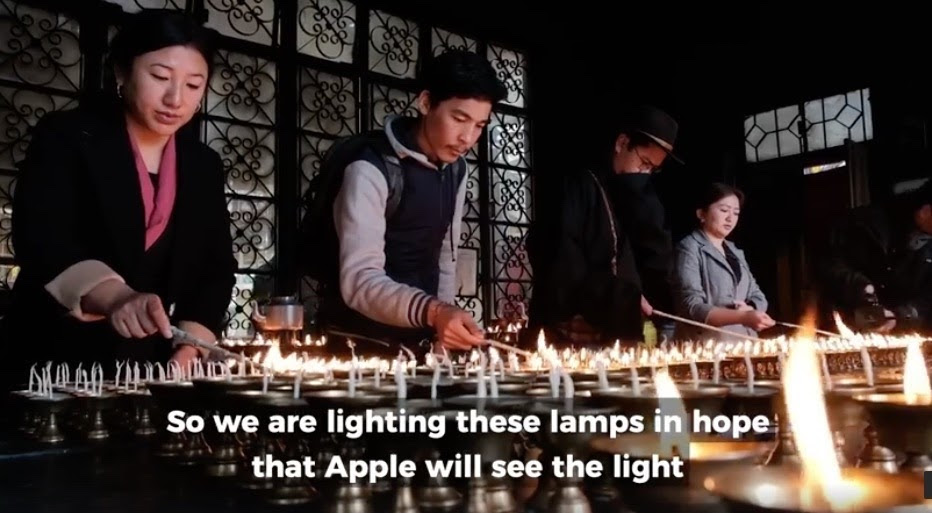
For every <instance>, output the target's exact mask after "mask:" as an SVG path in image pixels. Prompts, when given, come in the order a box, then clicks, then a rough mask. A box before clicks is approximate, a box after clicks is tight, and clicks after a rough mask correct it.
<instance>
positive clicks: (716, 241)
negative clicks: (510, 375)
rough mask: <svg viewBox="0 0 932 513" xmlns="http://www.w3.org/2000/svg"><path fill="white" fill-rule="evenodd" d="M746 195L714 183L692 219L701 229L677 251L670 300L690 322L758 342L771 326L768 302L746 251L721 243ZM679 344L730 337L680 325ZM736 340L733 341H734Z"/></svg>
mask: <svg viewBox="0 0 932 513" xmlns="http://www.w3.org/2000/svg"><path fill="white" fill-rule="evenodd" d="M743 203H744V194H743V193H742V192H741V191H740V190H738V189H736V188H734V187H731V186H729V185H725V184H720V183H716V184H712V185H711V186H710V187H709V189H708V190H707V191H706V192H705V194H704V195H703V197H702V201H701V202H700V204H699V208H698V209H697V210H696V216H697V217H698V218H699V223H700V226H699V228H698V229H696V230H695V231H694V232H692V233H691V234H689V235H687V236H686V237H684V238H683V240H681V241H680V242H679V244H678V245H677V248H676V276H675V280H674V295H675V300H676V303H677V307H678V309H679V314H680V315H681V316H683V317H686V318H688V319H692V320H694V321H698V322H701V323H704V324H709V325H712V326H717V327H720V328H722V329H725V330H728V331H731V332H734V333H739V334H741V335H747V336H752V337H756V336H757V332H758V331H760V330H763V329H766V328H769V327H771V326H773V325H774V321H773V319H771V318H770V316H769V315H767V313H766V312H767V298H766V297H764V293H763V292H762V291H761V289H760V287H758V285H757V281H756V280H755V279H754V276H753V275H752V274H751V269H750V268H749V267H748V263H747V260H745V258H744V252H743V251H741V250H740V249H738V248H737V247H735V245H734V244H732V243H731V242H730V241H727V240H725V239H726V237H728V235H729V234H731V232H732V230H734V229H735V225H736V224H737V223H738V216H739V215H740V213H741V205H742V204H743ZM675 338H677V339H678V340H687V339H689V340H706V339H709V338H712V339H718V340H725V339H729V338H730V337H729V336H728V335H723V334H721V333H718V332H715V331H711V330H705V329H702V328H698V327H694V326H691V325H687V324H683V323H680V324H678V325H677V328H676V333H675ZM734 338H736V337H734Z"/></svg>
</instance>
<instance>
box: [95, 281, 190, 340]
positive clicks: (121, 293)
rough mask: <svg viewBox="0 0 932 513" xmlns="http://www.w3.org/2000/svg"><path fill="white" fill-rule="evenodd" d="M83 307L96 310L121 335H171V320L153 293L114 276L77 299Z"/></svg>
mask: <svg viewBox="0 0 932 513" xmlns="http://www.w3.org/2000/svg"><path fill="white" fill-rule="evenodd" d="M81 303H82V307H84V309H85V311H93V312H100V313H101V314H103V315H104V316H106V317H107V320H108V321H109V322H110V325H111V326H112V327H113V329H114V330H116V332H117V333H119V334H120V336H122V337H124V338H146V337H148V336H150V335H155V334H156V333H159V334H161V335H162V336H163V337H165V338H172V330H171V321H169V320H168V314H166V313H165V308H164V307H163V306H162V300H161V299H160V298H159V296H157V295H155V294H148V293H144V292H137V291H135V290H133V289H132V288H130V287H129V286H127V285H126V284H125V283H123V282H121V281H118V280H107V281H105V282H103V283H101V284H99V285H97V286H96V287H94V288H93V289H92V290H91V291H90V292H88V293H87V294H86V295H85V296H84V297H83V298H82V300H81Z"/></svg>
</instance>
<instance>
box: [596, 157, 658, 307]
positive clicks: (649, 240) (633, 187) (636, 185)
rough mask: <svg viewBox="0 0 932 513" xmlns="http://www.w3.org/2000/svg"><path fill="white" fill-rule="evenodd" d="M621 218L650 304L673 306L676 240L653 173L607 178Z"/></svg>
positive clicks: (654, 305) (613, 202)
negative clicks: (671, 234)
mask: <svg viewBox="0 0 932 513" xmlns="http://www.w3.org/2000/svg"><path fill="white" fill-rule="evenodd" d="M606 183H607V184H608V186H609V190H610V191H611V195H612V200H613V201H612V204H613V205H614V206H615V209H616V212H617V214H618V219H619V221H620V222H621V226H622V229H623V231H624V232H625V234H626V235H627V238H628V241H629V242H630V243H631V251H632V253H633V254H634V264H635V267H636V268H637V273H638V277H639V278H640V280H641V285H642V287H643V289H644V296H645V297H646V298H647V300H648V301H649V302H650V303H651V305H652V306H653V307H654V308H656V309H658V310H661V311H664V312H672V311H673V310H674V307H673V295H672V287H673V241H672V238H671V236H670V232H669V230H667V228H666V226H665V221H664V208H663V204H662V203H661V202H660V197H659V196H658V195H657V190H656V189H655V187H654V182H653V180H652V179H651V175H649V174H645V173H625V174H619V175H613V176H610V177H608V178H607V180H606Z"/></svg>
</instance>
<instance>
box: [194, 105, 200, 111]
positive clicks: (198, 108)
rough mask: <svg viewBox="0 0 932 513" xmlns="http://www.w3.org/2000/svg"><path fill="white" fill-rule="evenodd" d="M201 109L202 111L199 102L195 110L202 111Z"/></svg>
mask: <svg viewBox="0 0 932 513" xmlns="http://www.w3.org/2000/svg"><path fill="white" fill-rule="evenodd" d="M200 111H201V104H200V103H198V104H197V108H195V109H194V112H200Z"/></svg>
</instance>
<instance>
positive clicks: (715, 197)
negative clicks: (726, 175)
mask: <svg viewBox="0 0 932 513" xmlns="http://www.w3.org/2000/svg"><path fill="white" fill-rule="evenodd" d="M728 196H734V197H736V198H738V205H741V206H743V205H744V193H743V192H741V189H738V188H737V187H733V186H731V185H728V184H724V183H713V184H710V185H709V186H707V187H706V188H705V189H704V190H703V192H702V196H700V197H699V201H698V202H697V203H696V208H701V209H702V210H708V208H709V207H711V206H712V204H713V203H715V202H717V201H719V200H721V199H723V198H727V197H728Z"/></svg>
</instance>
